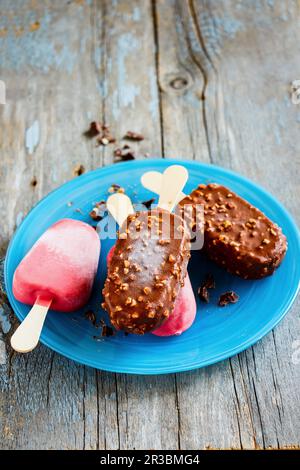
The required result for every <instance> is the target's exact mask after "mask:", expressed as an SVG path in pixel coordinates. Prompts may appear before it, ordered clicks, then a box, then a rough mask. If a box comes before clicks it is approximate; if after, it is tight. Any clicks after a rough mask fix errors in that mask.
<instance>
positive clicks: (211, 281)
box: [202, 273, 216, 289]
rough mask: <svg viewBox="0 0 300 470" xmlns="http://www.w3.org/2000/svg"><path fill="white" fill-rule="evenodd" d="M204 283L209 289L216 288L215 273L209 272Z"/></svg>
mask: <svg viewBox="0 0 300 470" xmlns="http://www.w3.org/2000/svg"><path fill="white" fill-rule="evenodd" d="M202 285H203V286H205V287H206V288H207V289H215V288H216V282H215V280H214V277H213V275H212V274H210V273H209V274H207V275H206V278H205V280H204V282H203V284H202Z"/></svg>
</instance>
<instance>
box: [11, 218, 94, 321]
mask: <svg viewBox="0 0 300 470" xmlns="http://www.w3.org/2000/svg"><path fill="white" fill-rule="evenodd" d="M99 254H100V240H99V236H98V234H97V233H96V231H95V230H94V229H93V228H92V227H91V226H90V225H88V224H86V223H84V222H80V221H77V220H72V219H62V220H60V221H59V222H56V223H55V224H54V225H52V226H51V227H50V228H49V229H48V230H46V232H45V233H43V235H42V236H41V237H40V238H39V239H38V240H37V242H36V243H35V244H34V245H33V247H32V248H31V250H30V251H29V252H28V253H27V255H26V256H25V257H24V258H23V260H22V261H21V263H20V264H19V266H18V267H17V269H16V271H15V274H14V278H13V293H14V296H15V297H16V299H17V300H19V301H20V302H23V303H25V304H28V305H34V303H35V302H36V300H37V299H38V298H39V299H42V300H43V301H51V309H53V310H58V311H61V312H72V311H74V310H77V309H79V308H81V307H83V306H84V305H85V304H86V303H87V301H88V300H89V297H90V294H91V290H92V286H93V281H94V278H95V275H96V272H97V266H98V261H99Z"/></svg>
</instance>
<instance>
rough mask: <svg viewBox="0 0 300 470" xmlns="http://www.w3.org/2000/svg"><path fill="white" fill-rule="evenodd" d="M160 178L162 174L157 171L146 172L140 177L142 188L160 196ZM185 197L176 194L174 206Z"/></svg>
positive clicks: (181, 193) (181, 194)
mask: <svg viewBox="0 0 300 470" xmlns="http://www.w3.org/2000/svg"><path fill="white" fill-rule="evenodd" d="M162 178H163V174H162V173H160V172H159V171H147V172H146V173H144V174H143V175H142V177H141V183H142V185H143V186H144V188H146V189H149V191H152V192H153V193H155V194H160V190H161V184H162ZM185 196H186V194H184V193H183V192H180V193H179V194H178V197H177V200H176V204H178V203H179V202H180V201H181V200H182V199H183V198H185ZM176 204H175V205H176Z"/></svg>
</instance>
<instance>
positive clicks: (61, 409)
mask: <svg viewBox="0 0 300 470" xmlns="http://www.w3.org/2000/svg"><path fill="white" fill-rule="evenodd" d="M0 10H1V19H0V65H1V69H0V80H3V81H4V82H5V85H6V93H7V96H6V100H7V102H6V104H5V105H0V116H1V127H0V142H1V154H0V214H1V230H0V246H1V253H2V255H4V254H5V250H6V247H7V243H8V241H9V239H10V237H11V235H12V233H13V231H14V229H15V227H16V226H17V225H18V224H19V223H20V221H21V220H22V218H23V217H24V216H25V215H26V213H27V211H28V210H29V209H30V208H31V207H32V205H33V204H34V203H35V202H36V201H38V200H39V199H40V198H41V197H42V196H43V195H45V194H47V193H48V192H49V191H50V190H51V189H53V188H55V187H57V186H59V185H60V184H61V183H63V182H64V181H67V180H69V179H70V178H72V177H74V176H73V170H74V167H76V165H78V164H82V165H83V166H84V167H85V169H86V170H90V169H93V168H97V167H99V166H102V165H108V164H110V163H112V162H113V148H114V147H113V146H112V145H108V146H106V147H105V146H100V147H97V148H96V146H95V142H94V141H91V140H88V139H86V138H84V136H83V132H84V131H85V130H86V129H87V127H88V125H89V122H90V121H91V120H94V119H99V120H100V121H105V122H107V123H109V124H110V125H111V129H112V130H113V133H114V134H115V135H116V137H117V138H118V139H120V138H121V137H122V135H124V133H125V132H126V131H127V130H134V131H140V132H142V133H143V134H144V135H145V136H146V139H145V140H144V141H143V142H142V143H141V144H139V145H138V146H137V148H138V153H139V158H145V157H144V155H145V154H146V153H149V154H150V155H151V156H162V157H164V158H168V157H178V156H179V157H182V158H186V159H197V160H200V161H204V162H213V163H216V164H219V165H223V166H225V167H227V168H231V169H234V170H236V171H238V172H240V173H241V174H244V175H247V176H248V177H251V178H253V179H254V180H255V181H257V182H258V183H261V184H262V185H264V186H265V187H266V188H267V189H268V190H270V191H271V192H272V193H273V194H275V195H276V196H277V197H278V198H279V199H280V200H281V201H282V202H283V203H284V204H285V205H286V207H287V208H288V209H289V210H290V211H291V212H292V214H293V215H294V216H295V218H296V219H297V218H298V221H299V219H300V211H299V197H300V188H299V170H300V165H299V128H300V105H296V104H293V103H292V100H291V96H290V83H291V81H293V80H295V79H297V78H298V79H300V60H299V42H300V28H299V21H300V4H299V1H296V0H295V1H293V0H287V1H282V0H274V1H273V0H240V1H239V0H206V1H205V0H177V1H175V0H158V1H152V2H151V0H140V1H138V0H113V1H109V0H98V1H93V0H86V1H84V0H74V1H67V0H54V1H53V0H52V1H50V0H47V1H42V0H40V1H39V0H35V1H34V0H19V1H17V0H15V1H11V0H0ZM282 288H283V289H284V286H282ZM0 323H1V328H2V333H1V337H0V370H1V376H0V435H1V439H0V447H1V448H5V449H16V448H17V449H20V448H22V449H32V448H33V449H38V448H42V449H118V448H120V449H134V448H135V449H140V448H145V449H147V448H150V449H151V448H152V449H178V448H180V449H202V448H243V449H252V448H269V447H272V448H285V447H298V446H299V445H300V444H299V442H300V354H299V346H300V321H299V303H298V307H297V305H294V307H293V308H292V310H291V312H290V313H289V314H288V316H287V317H286V318H285V319H284V321H283V322H282V323H281V324H280V325H279V326H278V327H277V328H276V329H275V330H274V331H273V332H272V333H271V334H269V335H268V336H267V337H266V338H264V339H263V340H262V341H260V342H259V343H258V344H257V345H256V346H254V347H253V348H251V349H249V350H248V351H246V352H244V353H242V354H239V355H238V356H236V357H234V358H232V359H230V360H227V361H225V362H222V363H219V364H217V365H215V366H212V367H208V368H206V369H203V370H198V371H194V372H191V373H182V374H175V375H167V376H158V377H142V376H129V375H121V374H112V373H105V372H101V371H97V370H93V369H90V368H88V367H84V366H80V365H77V364H75V363H74V362H72V361H69V360H67V359H65V358H63V357H61V356H59V355H58V354H55V353H54V352H52V351H50V350H49V349H47V348H45V347H43V346H39V347H38V349H37V350H36V351H35V352H33V353H31V354H28V355H24V356H21V355H17V354H14V353H13V352H12V350H11V348H10V346H9V338H10V336H11V333H12V332H13V330H14V328H15V327H16V325H17V321H16V319H15V318H14V316H13V314H12V312H11V311H10V308H9V306H8V305H7V302H6V299H5V296H4V295H3V296H2V297H1V307H0ZM297 348H298V349H297Z"/></svg>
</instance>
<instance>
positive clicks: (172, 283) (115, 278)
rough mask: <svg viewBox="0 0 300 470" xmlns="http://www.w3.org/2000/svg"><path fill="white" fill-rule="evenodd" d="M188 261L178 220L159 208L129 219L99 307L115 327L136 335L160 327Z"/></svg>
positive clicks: (184, 234)
mask: <svg viewBox="0 0 300 470" xmlns="http://www.w3.org/2000/svg"><path fill="white" fill-rule="evenodd" d="M189 257H190V242H189V235H188V231H187V230H186V227H185V225H184V221H183V220H182V219H181V217H179V216H178V215H175V214H172V213H170V212H168V211H166V210H163V209H154V210H152V211H142V212H137V213H135V214H132V215H129V216H128V217H127V219H126V220H125V222H124V223H123V226H122V227H121V229H120V233H119V238H118V240H117V242H116V245H115V249H114V253H113V256H112V258H111V261H110V263H109V266H108V275H107V279H106V282H105V286H104V289H103V296H104V303H103V308H105V310H106V311H107V312H108V313H109V316H110V320H111V323H112V324H113V326H115V328H117V329H119V330H124V331H127V332H129V333H134V334H140V335H142V334H144V333H146V332H149V331H152V330H154V329H156V328H158V327H159V326H160V325H161V324H162V323H163V322H164V321H165V320H166V319H167V318H168V317H169V315H170V314H171V313H172V312H173V310H174V306H175V301H176V298H177V296H178V293H179V291H180V289H181V287H182V286H183V285H184V279H185V277H186V274H187V263H188V259H189Z"/></svg>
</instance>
